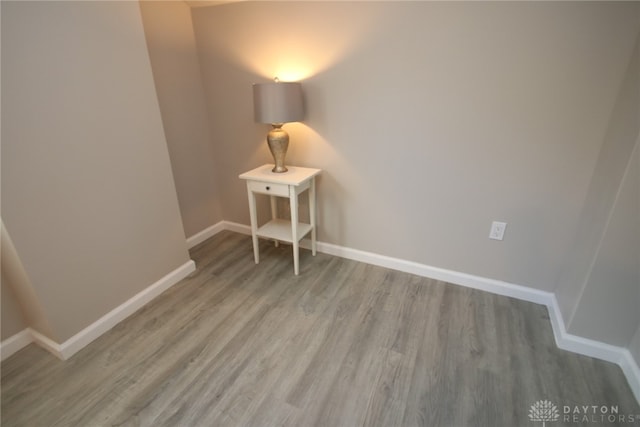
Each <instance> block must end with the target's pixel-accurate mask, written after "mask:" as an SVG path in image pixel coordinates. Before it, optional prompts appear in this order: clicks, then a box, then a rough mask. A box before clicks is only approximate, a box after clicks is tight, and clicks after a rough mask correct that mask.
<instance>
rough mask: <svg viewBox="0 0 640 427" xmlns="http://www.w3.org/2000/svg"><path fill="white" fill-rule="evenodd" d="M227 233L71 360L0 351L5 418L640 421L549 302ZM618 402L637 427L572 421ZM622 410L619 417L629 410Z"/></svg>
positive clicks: (612, 373)
mask: <svg viewBox="0 0 640 427" xmlns="http://www.w3.org/2000/svg"><path fill="white" fill-rule="evenodd" d="M290 251H291V248H290V246H284V245H281V246H280V247H278V248H275V247H273V245H271V244H270V243H269V242H266V241H261V262H260V264H259V265H255V264H254V263H253V256H252V249H251V238H250V237H247V236H244V235H239V234H235V233H231V232H223V233H220V234H218V235H216V236H215V237H213V238H211V239H209V240H208V241H206V242H204V243H202V244H201V245H199V246H197V247H196V248H194V249H193V250H192V253H191V255H192V258H193V259H194V260H195V261H196V264H197V267H198V269H197V271H196V272H195V273H194V274H192V275H191V276H190V277H188V278H187V279H185V280H183V281H182V282H180V283H179V284H177V285H176V286H174V287H172V288H171V289H170V290H168V291H167V292H165V293H164V294H162V295H161V296H160V297H158V298H157V299H156V300H154V301H153V302H151V303H150V304H148V305H147V306H145V307H144V308H143V309H142V310H140V311H139V312H137V313H136V314H134V315H133V316H131V317H130V318H128V319H127V320H125V321H124V322H122V323H120V324H119V325H117V326H116V327H115V328H114V329H113V330H111V331H109V332H108V333H106V334H105V335H103V336H102V337H101V338H99V339H98V340H96V341H94V342H93V343H92V344H90V345H89V346H87V347H86V348H84V349H83V350H82V351H80V352H79V353H77V354H76V355H75V356H73V357H72V358H70V359H69V360H67V361H65V362H61V361H59V360H57V359H56V358H54V357H53V356H51V355H49V354H48V353H46V352H45V351H44V350H42V349H40V348H38V347H37V346H35V345H30V346H28V347H26V348H25V349H23V350H21V351H20V352H18V353H16V354H15V355H14V356H12V357H10V358H9V359H7V360H6V361H5V362H3V363H2V385H1V386H2V396H1V397H2V406H1V409H2V414H1V422H2V426H3V427H4V426H7V427H8V426H30V427H33V426H36V427H38V426H281V425H283V426H331V427H337V426H452V427H462V426H509V427H512V426H540V425H542V423H541V422H533V421H530V420H529V418H528V414H529V409H530V408H531V405H533V404H534V403H535V402H536V401H538V400H542V399H546V400H550V401H552V402H553V403H554V404H555V405H557V406H558V408H559V410H560V412H561V418H560V420H559V421H557V422H553V423H551V422H550V423H548V424H547V425H548V426H562V425H566V426H578V425H588V426H595V425H606V426H612V425H624V426H627V425H640V408H639V407H638V404H637V402H636V401H635V400H634V398H633V395H632V393H631V391H630V389H629V386H628V385H627V383H626V380H625V379H624V377H623V375H622V372H621V371H620V369H619V368H618V367H617V366H616V365H613V364H610V363H606V362H602V361H598V360H594V359H591V358H588V357H583V356H579V355H575V354H571V353H568V352H565V351H562V350H558V349H557V348H556V346H555V343H554V339H553V335H552V331H551V326H550V323H549V318H548V314H547V311H546V308H545V307H543V306H539V305H536V304H531V303H527V302H522V301H518V300H515V299H510V298H506V297H501V296H496V295H492V294H489V293H485V292H480V291H475V290H471V289H466V288H463V287H459V286H455V285H451V284H447V283H443V282H438V281H434V280H429V279H425V278H421V277H417V276H413V275H410V274H405V273H401V272H397V271H393V270H388V269H384V268H380V267H375V266H371V265H367V264H362V263H358V262H355V261H349V260H345V259H340V258H336V257H331V256H328V255H324V254H318V255H317V256H316V257H312V256H311V254H310V253H309V251H301V263H300V268H301V271H300V275H299V276H294V275H293V272H292V260H291V255H290ZM564 405H570V406H574V405H599V406H601V405H608V406H611V405H616V406H618V408H619V411H620V414H629V415H634V416H636V415H638V417H639V421H638V423H634V424H629V423H623V422H615V423H609V422H605V423H603V424H598V423H594V422H591V421H590V422H578V423H574V422H565V421H564V420H563V418H562V408H563V406H564ZM618 421H619V420H618Z"/></svg>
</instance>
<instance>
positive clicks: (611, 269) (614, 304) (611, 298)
mask: <svg viewBox="0 0 640 427" xmlns="http://www.w3.org/2000/svg"><path fill="white" fill-rule="evenodd" d="M637 76H638V77H637V78H638V79H640V73H638V75H637ZM638 99H639V101H640V98H638ZM638 117H640V116H638ZM637 141H640V134H639V135H638V139H637ZM638 145H640V144H639V143H636V149H635V154H633V156H632V157H631V158H630V160H629V162H628V163H629V165H628V166H627V168H626V173H625V175H624V179H623V182H622V185H621V186H620V189H619V191H618V193H617V197H616V200H615V204H614V206H613V209H612V210H611V214H610V217H609V219H608V222H607V226H606V230H605V233H604V235H603V238H602V242H601V243H600V245H599V248H598V251H597V256H596V257H595V259H594V262H593V266H592V268H591V271H590V274H589V276H588V278H587V281H586V284H585V287H584V291H583V292H582V294H581V296H580V299H579V301H578V303H577V306H576V310H575V314H574V316H573V318H572V319H571V322H570V323H569V327H568V331H569V332H570V333H574V334H576V335H579V336H582V337H587V338H591V339H595V340H598V341H603V342H607V343H610V344H613V345H618V346H621V347H626V346H628V345H629V343H630V342H631V340H632V338H633V336H634V334H635V332H636V330H637V329H638V327H640V310H639V309H638V307H640V148H638Z"/></svg>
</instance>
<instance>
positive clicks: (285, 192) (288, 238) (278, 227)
mask: <svg viewBox="0 0 640 427" xmlns="http://www.w3.org/2000/svg"><path fill="white" fill-rule="evenodd" d="M287 167H288V168H289V170H288V171H287V172H283V173H275V172H272V171H271V169H273V165H263V166H260V167H258V168H256V169H253V170H250V171H248V172H245V173H243V174H241V175H240V176H239V178H240V179H244V180H246V181H247V194H248V196H249V214H250V217H251V238H252V240H253V257H254V260H255V262H256V264H258V263H259V262H260V253H259V248H258V237H262V238H266V239H272V240H275V241H276V244H277V242H287V243H291V244H292V245H293V272H294V273H295V274H296V275H298V273H299V271H300V267H299V264H300V261H299V259H300V256H299V247H300V240H301V239H302V238H303V237H304V236H306V235H307V234H309V233H311V253H312V254H313V255H314V256H315V254H316V181H315V177H316V175H318V174H319V173H320V172H321V170H320V169H312V168H302V167H296V166H287ZM307 190H309V222H310V224H306V223H301V222H298V195H300V194H301V193H303V192H304V191H307ZM256 193H257V194H267V195H269V196H271V197H270V199H271V221H269V222H267V223H266V224H264V225H262V226H260V227H258V218H257V212H256ZM276 197H287V198H289V204H290V206H291V221H288V220H285V219H282V218H278V215H277V209H276Z"/></svg>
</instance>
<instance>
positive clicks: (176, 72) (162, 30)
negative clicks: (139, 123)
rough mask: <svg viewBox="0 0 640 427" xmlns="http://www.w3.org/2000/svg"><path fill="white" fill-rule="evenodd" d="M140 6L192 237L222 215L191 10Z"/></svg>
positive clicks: (183, 5)
mask: <svg viewBox="0 0 640 427" xmlns="http://www.w3.org/2000/svg"><path fill="white" fill-rule="evenodd" d="M140 8H141V11H142V18H143V22H144V28H145V34H146V39H147V46H148V48H149V56H150V58H151V65H152V69H153V76H154V80H155V87H156V93H157V94H158V100H159V103H160V111H161V112H162V123H163V125H164V131H165V134H166V136H167V145H168V147H169V155H170V157H171V165H172V168H173V176H174V179H175V183H176V190H177V193H178V201H179V203H180V212H181V214H182V221H183V224H184V231H185V234H186V235H187V237H190V236H192V235H194V234H196V233H197V232H199V231H202V230H203V229H205V228H207V227H209V226H210V225H212V224H215V223H217V222H219V221H221V220H222V212H221V209H220V201H219V195H218V190H217V179H216V176H215V175H216V163H217V161H216V160H217V159H216V157H215V155H214V146H213V144H212V143H211V137H210V134H209V127H208V126H209V124H208V121H207V120H208V117H207V107H206V103H205V98H204V93H203V90H202V78H201V75H200V65H199V62H198V55H197V52H196V44H195V38H194V35H193V26H192V24H191V10H190V8H189V6H188V5H187V4H186V3H184V2H181V1H172V2H166V1H165V2H156V1H142V2H141V3H140Z"/></svg>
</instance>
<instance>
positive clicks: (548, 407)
mask: <svg viewBox="0 0 640 427" xmlns="http://www.w3.org/2000/svg"><path fill="white" fill-rule="evenodd" d="M558 418H560V413H559V412H558V408H557V407H556V405H554V404H553V403H551V402H550V401H549V400H538V401H537V402H536V403H534V404H533V405H531V409H529V419H530V420H531V421H542V427H545V423H546V422H547V421H558Z"/></svg>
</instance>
